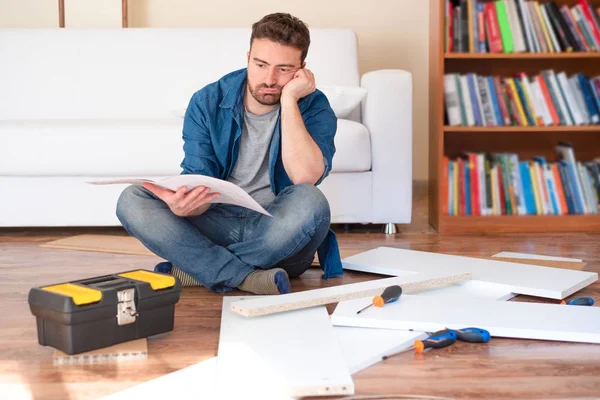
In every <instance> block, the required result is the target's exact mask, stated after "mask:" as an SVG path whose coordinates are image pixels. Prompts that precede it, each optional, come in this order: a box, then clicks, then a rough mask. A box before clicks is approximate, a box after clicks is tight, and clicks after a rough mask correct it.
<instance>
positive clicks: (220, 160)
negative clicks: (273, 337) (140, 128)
mask: <svg viewBox="0 0 600 400" xmlns="http://www.w3.org/2000/svg"><path fill="white" fill-rule="evenodd" d="M246 77H247V70H246V68H244V69H240V70H237V71H234V72H231V73H229V74H227V75H225V76H224V77H222V78H221V79H219V80H218V81H216V82H214V83H211V84H209V85H207V86H205V87H204V88H202V89H201V90H199V91H197V92H196V93H194V95H193V96H192V98H191V100H190V103H189V105H188V107H187V110H186V113H185V118H184V122H183V140H184V144H183V150H184V154H185V156H184V159H183V161H182V163H181V167H182V168H183V171H182V174H201V175H208V176H213V177H215V178H219V179H223V180H227V179H229V176H230V175H231V172H232V171H233V167H234V166H235V163H236V161H237V157H238V152H239V146H240V137H241V135H242V124H243V120H244V118H243V115H244V95H245V89H246ZM298 108H299V109H300V113H301V115H302V119H303V121H304V126H305V127H306V130H307V131H308V133H309V134H310V135H311V137H312V138H313V140H314V141H315V143H316V144H317V146H319V148H320V149H321V152H322V153H323V162H324V164H325V171H324V172H323V175H322V176H321V177H320V178H319V180H318V182H317V183H316V184H317V185H318V184H319V183H321V182H322V181H323V179H325V178H326V177H327V176H328V175H329V172H330V171H331V162H332V159H333V155H334V154H335V145H334V136H335V132H336V130H337V118H336V116H335V114H334V112H333V110H332V109H331V106H330V105H329V101H328V100H327V97H326V96H325V95H324V94H323V93H322V92H321V91H319V90H315V91H314V92H313V93H311V94H309V95H308V96H306V97H303V98H302V99H300V100H299V101H298ZM269 178H270V183H271V189H272V190H273V193H275V195H277V194H279V192H281V191H282V190H283V189H285V188H286V187H287V186H289V185H293V182H292V180H291V179H290V178H289V176H288V174H287V172H286V171H285V168H284V166H283V160H282V157H281V117H279V118H278V120H277V123H276V125H275V130H274V132H273V136H272V139H271V143H270V148H269ZM317 253H318V255H319V260H320V263H321V267H322V268H323V271H324V277H325V279H329V278H333V277H336V276H341V275H342V274H343V270H342V264H341V260H340V253H339V247H338V243H337V238H336V236H335V233H334V232H333V231H332V230H331V229H330V230H329V233H328V235H327V237H326V238H325V240H323V243H322V244H321V245H320V246H319V248H318V250H317Z"/></svg>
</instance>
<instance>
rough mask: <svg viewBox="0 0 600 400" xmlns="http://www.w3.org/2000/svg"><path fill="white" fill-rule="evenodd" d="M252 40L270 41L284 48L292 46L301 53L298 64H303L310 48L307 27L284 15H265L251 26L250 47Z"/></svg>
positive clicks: (290, 16) (294, 18)
mask: <svg viewBox="0 0 600 400" xmlns="http://www.w3.org/2000/svg"><path fill="white" fill-rule="evenodd" d="M254 39H270V40H272V41H274V42H277V43H280V44H282V45H284V46H293V47H295V48H297V49H298V50H301V51H302V54H301V55H300V62H304V59H305V58H306V55H307V54H308V47H309V46H310V32H309V31H308V26H307V25H306V24H305V23H304V22H302V21H301V20H300V19H298V18H296V17H294V16H292V15H290V14H285V13H274V14H269V15H265V16H264V17H263V18H262V19H261V20H260V21H258V22H255V23H254V24H252V36H250V47H252V42H253V41H254Z"/></svg>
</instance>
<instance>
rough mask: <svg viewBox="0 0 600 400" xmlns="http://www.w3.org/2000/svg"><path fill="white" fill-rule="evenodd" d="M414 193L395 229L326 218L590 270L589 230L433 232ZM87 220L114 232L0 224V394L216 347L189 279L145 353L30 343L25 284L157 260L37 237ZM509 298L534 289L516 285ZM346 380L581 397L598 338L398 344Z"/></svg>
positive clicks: (421, 246)
mask: <svg viewBox="0 0 600 400" xmlns="http://www.w3.org/2000/svg"><path fill="white" fill-rule="evenodd" d="M415 204H416V207H415V218H414V220H413V223H412V224H411V225H407V226H400V228H401V231H400V233H399V234H397V235H389V236H386V235H384V234H382V233H380V232H381V226H364V227H354V228H355V229H351V230H350V232H347V233H344V229H343V228H344V227H335V228H336V230H337V231H338V232H339V234H338V237H339V240H340V244H341V247H342V249H343V250H349V251H360V250H368V249H372V248H375V247H377V246H382V245H384V246H393V247H399V248H405V249H414V250H423V251H431V252H441V253H448V254H461V255H492V254H494V253H497V252H500V251H516V252H525V253H537V254H546V255H553V256H564V257H575V258H582V259H583V260H584V261H586V262H587V263H588V264H587V266H586V270H589V271H596V272H600V246H599V243H600V233H594V234H585V233H581V234H537V235H525V234H510V235H477V236H472V235H468V236H460V235H437V234H435V233H433V232H432V231H431V229H429V228H428V226H427V224H426V218H425V214H424V200H423V198H417V199H416V203H415ZM90 231H93V232H94V233H98V232H105V233H110V234H121V235H122V234H124V233H123V231H121V230H117V229H105V230H98V229H94V230H89V229H88V230H82V229H75V230H74V229H70V230H57V229H45V230H40V229H36V230H22V229H20V230H14V229H9V230H3V231H0V271H1V274H2V279H1V280H0V304H1V305H2V311H1V312H0V391H1V394H0V398H3V399H4V398H6V399H20V398H24V399H28V398H34V399H95V398H98V397H101V396H104V395H107V394H110V393H113V392H116V391H119V390H122V389H125V388H127V387H130V386H133V385H135V384H138V383H141V382H145V381H147V380H150V379H153V378H156V377H159V376H161V375H164V374H166V373H169V372H172V371H175V370H178V369H181V368H184V367H187V366H189V365H192V364H194V363H197V362H200V361H202V360H205V359H208V358H210V357H213V356H215V355H216V350H217V345H218V340H219V325H220V309H221V295H217V294H213V293H211V292H209V291H208V290H206V289H203V288H190V289H185V290H184V291H183V292H182V295H181V300H180V302H179V303H178V304H177V306H176V313H175V329H174V330H173V331H172V332H170V333H168V334H163V335H159V336H156V337H152V338H151V339H150V340H149V343H148V351H149V356H148V359H147V360H140V361H126V362H120V363H114V362H113V363H108V364H102V365H98V364H96V365H84V366H81V365H79V366H74V365H62V366H54V365H53V364H52V353H53V349H51V348H47V347H42V346H40V345H38V343H37V332H36V325H35V319H34V318H33V317H32V315H31V313H30V310H29V307H28V303H27V295H28V292H29V289H30V288H32V287H35V286H41V285H46V284H51V283H58V282H64V281H68V280H74V279H80V278H85V277H92V276H94V275H100V274H107V273H114V272H120V271H123V270H127V269H134V268H146V269H151V268H152V267H153V266H154V265H155V263H156V262H157V261H158V260H159V259H158V258H155V257H150V256H132V255H120V254H106V253H94V252H79V251H69V250H53V249H43V248H40V247H39V244H42V243H45V242H47V241H50V240H54V239H57V238H60V237H65V236H67V235H72V234H76V233H81V232H90ZM376 278H378V276H375V275H370V274H362V273H352V272H347V273H346V274H345V276H344V277H342V278H336V279H333V280H330V281H323V280H322V279H321V272H320V271H319V269H318V268H312V269H311V270H309V271H308V272H307V273H306V274H304V275H303V276H302V277H301V278H299V279H297V280H294V281H293V283H292V287H293V290H294V291H300V290H307V289H314V288H319V287H326V286H333V285H340V284H345V283H352V282H359V281H365V280H370V279H376ZM234 294H239V292H238V293H234ZM578 294H579V295H590V296H593V297H594V298H595V299H596V301H597V302H598V301H600V284H599V283H595V284H593V285H592V286H590V287H588V288H586V289H584V290H583V291H581V292H580V293H578ZM516 300H517V301H519V300H527V301H544V300H542V299H533V298H523V296H519V297H518V298H517V299H516ZM598 323H599V324H600V321H599V322H598ZM307 345H309V344H307ZM292 362H293V361H292ZM354 382H355V386H356V393H357V394H361V395H368V394H414V395H428V396H440V397H445V398H482V399H490V398H500V399H509V398H510V399H515V398H518V399H534V398H569V399H572V398H578V397H579V398H583V397H587V398H590V397H596V396H599V395H600V345H587V344H572V343H571V344H570V343H558V342H545V341H531V340H510V339H498V338H493V339H492V340H491V341H490V343H488V344H465V343H460V342H457V343H456V344H455V345H453V346H451V347H449V348H446V349H441V350H433V351H430V352H428V353H425V354H423V355H420V356H416V355H413V354H411V353H406V354H402V355H400V356H397V357H395V358H392V359H390V360H387V361H386V362H384V363H379V364H376V365H374V366H372V367H370V368H368V369H366V370H363V371H361V372H359V373H357V374H356V375H355V376H354ZM193 384H194V383H193V382H190V385H193Z"/></svg>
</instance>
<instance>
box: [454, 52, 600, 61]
mask: <svg viewBox="0 0 600 400" xmlns="http://www.w3.org/2000/svg"><path fill="white" fill-rule="evenodd" d="M444 58H445V59H446V60H498V59H501V60H528V59H557V58H558V59H582V58H583V59H600V52H567V53H491V54H488V53H445V54H444Z"/></svg>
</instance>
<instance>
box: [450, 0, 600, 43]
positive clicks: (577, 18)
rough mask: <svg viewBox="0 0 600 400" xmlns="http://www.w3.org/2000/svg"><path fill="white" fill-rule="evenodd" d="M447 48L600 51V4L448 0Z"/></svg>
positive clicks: (580, 1)
mask: <svg viewBox="0 0 600 400" xmlns="http://www.w3.org/2000/svg"><path fill="white" fill-rule="evenodd" d="M444 6H445V9H444V15H445V24H444V38H445V40H444V49H445V51H446V52H447V53H521V52H530V53H560V52H570V51H579V52H589V51H599V50H600V7H598V8H595V7H594V6H592V5H591V4H589V2H588V1H587V0H578V1H574V4H572V5H571V6H569V5H566V4H563V5H558V4H557V3H556V2H555V1H526V0H497V1H477V0H445V3H444Z"/></svg>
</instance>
